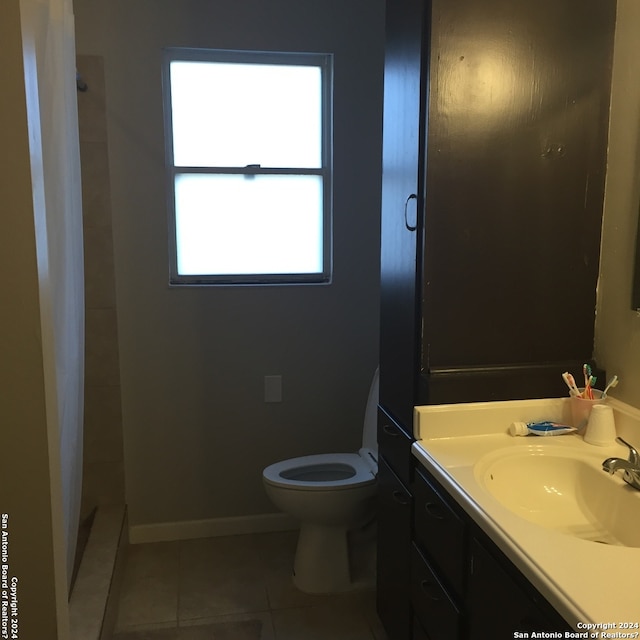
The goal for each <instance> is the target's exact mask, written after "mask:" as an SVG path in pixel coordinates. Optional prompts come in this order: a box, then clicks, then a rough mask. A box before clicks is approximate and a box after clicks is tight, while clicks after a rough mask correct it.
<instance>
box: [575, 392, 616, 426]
mask: <svg viewBox="0 0 640 640" xmlns="http://www.w3.org/2000/svg"><path fill="white" fill-rule="evenodd" d="M583 391H584V389H580V393H582V392H583ZM592 391H593V400H590V399H588V398H583V397H581V396H571V397H570V398H569V402H570V403H571V420H572V423H573V424H572V426H574V427H575V428H576V429H577V430H578V433H583V432H584V429H585V427H586V426H587V422H588V421H589V415H590V414H591V410H592V409H593V407H595V405H597V404H605V403H606V402H607V397H606V396H605V397H604V398H603V397H602V391H600V389H592Z"/></svg>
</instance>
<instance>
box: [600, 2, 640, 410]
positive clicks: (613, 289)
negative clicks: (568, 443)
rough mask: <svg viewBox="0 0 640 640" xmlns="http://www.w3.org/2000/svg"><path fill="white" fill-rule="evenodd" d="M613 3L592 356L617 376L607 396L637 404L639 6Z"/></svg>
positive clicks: (639, 326)
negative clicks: (633, 291)
mask: <svg viewBox="0 0 640 640" xmlns="http://www.w3.org/2000/svg"><path fill="white" fill-rule="evenodd" d="M617 6H618V18H617V27H616V41H615V49H614V59H613V82H612V90H611V123H610V127H609V157H608V167H607V185H606V191H605V205H604V222H603V225H602V253H601V260H600V281H599V284H598V305H597V314H596V344H595V355H596V359H597V361H598V363H599V364H601V365H602V366H604V367H605V368H606V369H607V372H608V374H609V375H610V376H611V375H613V374H617V375H618V376H619V378H620V384H619V385H618V386H617V387H616V389H614V391H613V392H612V393H613V395H614V396H615V397H616V398H619V399H620V400H623V401H624V402H628V403H629V404H632V405H634V406H636V407H640V366H639V363H640V313H636V312H635V311H632V310H631V288H632V286H633V265H634V257H635V251H636V230H637V228H638V214H639V207H640V41H639V40H638V33H640V4H639V3H638V2H637V0H618V5H617Z"/></svg>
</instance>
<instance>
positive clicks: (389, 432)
mask: <svg viewBox="0 0 640 640" xmlns="http://www.w3.org/2000/svg"><path fill="white" fill-rule="evenodd" d="M382 430H383V431H384V432H385V433H386V434H387V435H388V436H391V437H392V438H397V437H398V436H399V435H400V433H399V432H398V430H397V429H396V428H395V427H393V426H391V425H390V424H385V425H383V427H382Z"/></svg>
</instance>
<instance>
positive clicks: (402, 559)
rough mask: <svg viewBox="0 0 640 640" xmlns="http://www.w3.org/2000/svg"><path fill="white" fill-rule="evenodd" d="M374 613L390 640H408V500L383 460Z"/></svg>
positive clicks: (409, 532)
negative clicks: (375, 612)
mask: <svg viewBox="0 0 640 640" xmlns="http://www.w3.org/2000/svg"><path fill="white" fill-rule="evenodd" d="M378 514H379V516H378V557H377V579H378V586H377V594H376V596H377V597H376V601H377V610H378V616H379V618H380V620H381V621H382V624H383V625H384V627H385V630H386V632H387V635H388V636H389V639H390V640H402V639H403V638H404V639H408V638H410V637H411V598H410V590H409V589H410V585H409V580H410V571H411V517H412V496H411V493H410V491H409V489H407V487H405V486H404V484H403V483H402V481H401V480H400V479H399V478H398V477H397V476H396V474H395V473H394V472H393V471H392V469H391V467H390V466H389V465H388V464H387V463H386V462H385V460H384V458H380V459H379V461H378Z"/></svg>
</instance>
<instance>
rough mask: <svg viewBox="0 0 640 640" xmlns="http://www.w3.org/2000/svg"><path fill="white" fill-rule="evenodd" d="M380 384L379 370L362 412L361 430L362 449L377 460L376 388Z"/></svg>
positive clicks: (376, 372) (378, 369) (374, 375)
mask: <svg viewBox="0 0 640 640" xmlns="http://www.w3.org/2000/svg"><path fill="white" fill-rule="evenodd" d="M379 382H380V368H377V369H376V371H375V373H374V374H373V380H372V381H371V387H370V388H369V397H368V399H367V407H366V409H365V412H364V426H363V429H362V448H363V449H367V450H369V451H371V453H372V454H373V455H374V456H375V458H376V460H377V458H378V433H377V426H378V387H379Z"/></svg>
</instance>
